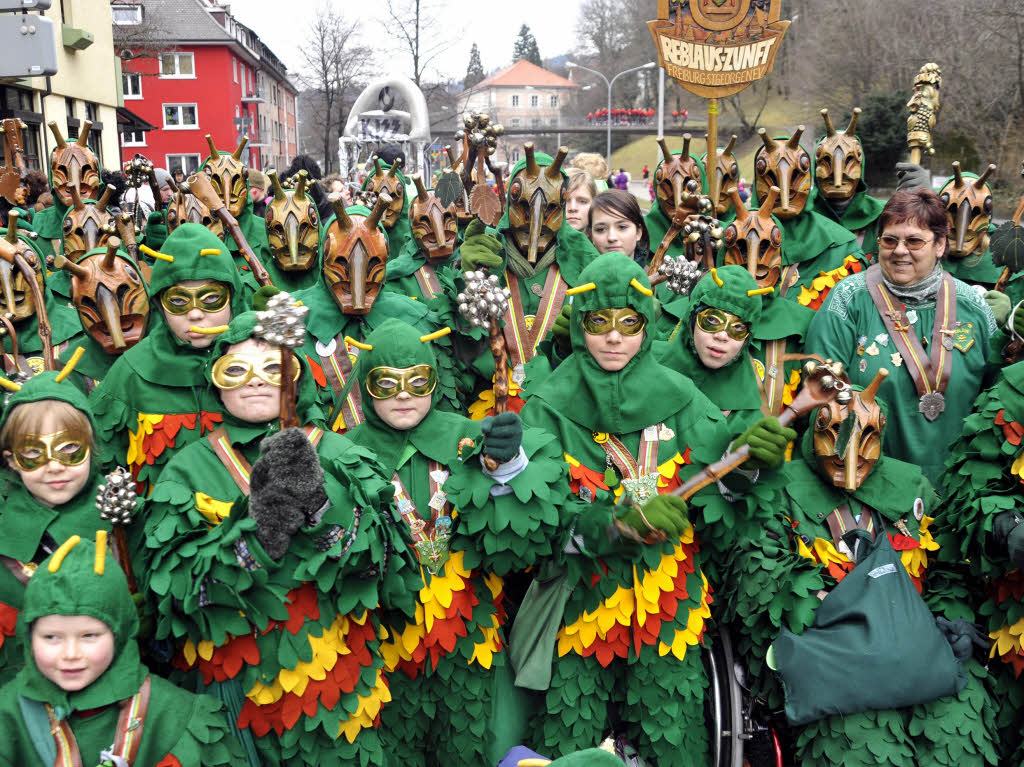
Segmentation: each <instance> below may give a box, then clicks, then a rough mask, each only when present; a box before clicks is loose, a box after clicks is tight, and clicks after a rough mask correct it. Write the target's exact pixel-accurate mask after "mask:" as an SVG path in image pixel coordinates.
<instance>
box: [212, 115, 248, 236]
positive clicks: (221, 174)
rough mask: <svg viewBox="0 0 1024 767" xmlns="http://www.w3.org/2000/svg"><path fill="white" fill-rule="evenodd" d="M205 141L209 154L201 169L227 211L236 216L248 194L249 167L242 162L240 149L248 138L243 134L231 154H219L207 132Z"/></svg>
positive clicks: (242, 207) (241, 149)
mask: <svg viewBox="0 0 1024 767" xmlns="http://www.w3.org/2000/svg"><path fill="white" fill-rule="evenodd" d="M206 143H207V144H209V146H210V156H209V158H207V160H206V164H205V165H204V166H203V171H204V172H205V173H206V175H207V176H209V177H210V186H212V187H213V190H214V191H215V192H216V193H217V194H218V196H219V197H220V198H221V199H222V200H223V201H224V206H225V207H226V208H227V209H228V213H230V214H231V215H232V216H234V217H235V218H238V217H239V216H240V215H241V213H242V210H243V209H244V208H245V203H246V200H247V198H248V194H249V191H248V189H247V186H246V179H247V178H248V176H249V169H248V168H247V167H245V165H243V164H242V151H243V150H244V149H245V145H246V144H248V143H249V139H248V138H246V137H245V136H243V137H242V140H241V141H240V142H238V146H237V147H235V151H234V152H232V153H231V154H221V153H220V152H219V151H218V150H217V145H216V144H214V143H213V138H212V137H211V136H210V134H209V133H207V134H206Z"/></svg>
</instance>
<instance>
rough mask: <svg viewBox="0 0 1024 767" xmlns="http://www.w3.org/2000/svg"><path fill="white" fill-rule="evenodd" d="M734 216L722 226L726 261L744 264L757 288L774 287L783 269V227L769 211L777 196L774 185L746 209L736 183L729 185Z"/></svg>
mask: <svg viewBox="0 0 1024 767" xmlns="http://www.w3.org/2000/svg"><path fill="white" fill-rule="evenodd" d="M729 194H730V196H731V199H732V204H733V205H734V206H735V208H736V219H735V220H734V221H733V222H732V223H731V224H729V227H728V228H727V229H726V230H725V263H726V264H736V265H738V266H742V267H744V268H746V270H747V271H748V272H750V274H751V275H752V276H753V278H754V279H755V280H757V286H758V287H759V288H771V287H775V286H776V285H777V284H778V282H779V276H780V275H781V273H782V230H781V229H780V228H779V227H778V225H777V224H776V223H775V221H773V220H772V214H771V211H772V209H773V208H774V207H775V201H776V200H777V199H778V196H779V188H778V187H777V186H773V187H772V188H771V189H769V190H768V196H767V197H766V198H765V199H764V202H762V203H761V207H760V208H759V209H758V210H757V211H750V210H747V207H746V206H745V205H744V204H743V200H741V199H740V194H739V192H738V191H737V190H736V187H732V188H731V189H729Z"/></svg>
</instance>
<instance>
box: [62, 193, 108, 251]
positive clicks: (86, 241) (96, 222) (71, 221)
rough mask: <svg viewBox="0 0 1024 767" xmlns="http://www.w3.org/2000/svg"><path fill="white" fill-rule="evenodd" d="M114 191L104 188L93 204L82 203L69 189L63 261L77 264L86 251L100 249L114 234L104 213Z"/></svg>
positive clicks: (106, 214) (65, 216)
mask: <svg viewBox="0 0 1024 767" xmlns="http://www.w3.org/2000/svg"><path fill="white" fill-rule="evenodd" d="M113 193H114V188H113V187H112V186H108V187H107V188H106V189H104V190H103V194H102V195H100V199H99V200H98V201H96V202H83V201H82V198H81V197H79V196H78V190H77V189H75V188H74V187H72V188H71V205H72V207H70V208H68V212H67V213H66V214H65V215H64V232H63V236H62V237H61V240H62V242H63V244H64V247H63V252H64V257H65V258H69V259H71V260H72V261H77V260H78V259H79V258H81V257H82V256H84V255H85V254H86V253H88V252H89V251H90V250H93V249H94V248H102V247H103V246H104V245H105V244H106V242H107V239H108V238H109V237H110V236H111V235H113V234H115V233H116V232H117V226H116V224H115V222H114V216H113V215H112V214H111V213H110V212H108V211H107V204H108V203H109V202H110V198H111V197H112V196H113Z"/></svg>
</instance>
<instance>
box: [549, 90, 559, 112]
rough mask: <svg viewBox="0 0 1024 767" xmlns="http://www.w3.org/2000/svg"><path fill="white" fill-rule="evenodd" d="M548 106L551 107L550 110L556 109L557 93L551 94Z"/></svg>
mask: <svg viewBox="0 0 1024 767" xmlns="http://www.w3.org/2000/svg"><path fill="white" fill-rule="evenodd" d="M548 104H549V105H550V106H551V108H552V109H558V94H557V93H552V94H551V96H550V98H549V99H548Z"/></svg>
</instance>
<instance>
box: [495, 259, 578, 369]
mask: <svg viewBox="0 0 1024 767" xmlns="http://www.w3.org/2000/svg"><path fill="white" fill-rule="evenodd" d="M505 280H506V282H507V284H508V289H509V293H510V294H511V296H510V298H509V302H508V309H506V310H505V326H504V332H505V342H506V344H507V345H508V350H509V355H510V357H511V362H512V367H513V368H515V367H517V366H519V365H525V364H526V363H527V362H529V361H530V360H532V359H533V357H534V355H535V354H536V353H537V344H538V343H540V342H541V341H543V340H544V336H546V335H547V333H548V331H549V330H550V329H551V328H552V327H553V326H554V324H555V319H557V317H558V314H559V312H561V311H562V304H564V303H565V291H566V290H568V289H569V286H568V285H567V284H566V282H565V280H563V279H562V273H561V270H560V269H559V268H558V264H552V265H551V266H549V267H548V274H547V278H546V279H545V280H544V292H543V294H542V295H541V299H540V305H539V306H538V307H537V314H536V315H534V320H533V327H527V325H526V314H525V311H524V309H523V294H522V293H521V292H520V291H521V289H520V286H519V279H518V278H517V277H516V276H515V275H514V274H512V273H511V272H509V271H506V272H505Z"/></svg>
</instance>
